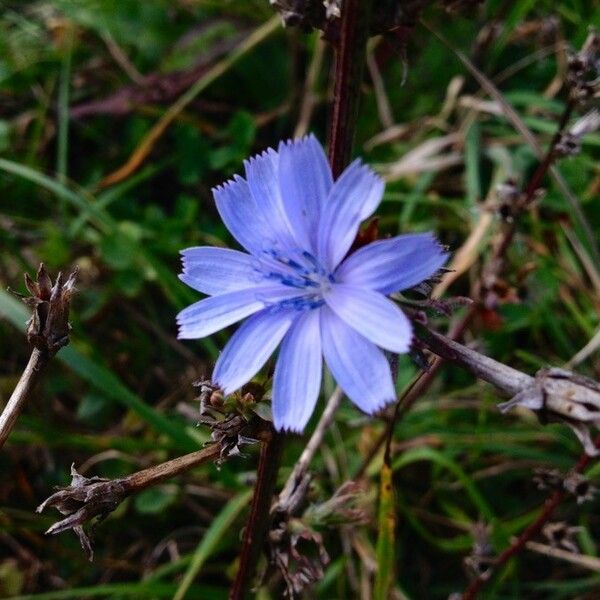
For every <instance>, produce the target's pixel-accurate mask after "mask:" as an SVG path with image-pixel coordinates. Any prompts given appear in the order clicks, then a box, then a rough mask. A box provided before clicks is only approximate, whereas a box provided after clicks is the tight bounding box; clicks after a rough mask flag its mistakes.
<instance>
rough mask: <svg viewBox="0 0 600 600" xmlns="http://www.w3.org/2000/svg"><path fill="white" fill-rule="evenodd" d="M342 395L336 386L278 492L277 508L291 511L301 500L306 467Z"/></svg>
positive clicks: (319, 443)
mask: <svg viewBox="0 0 600 600" xmlns="http://www.w3.org/2000/svg"><path fill="white" fill-rule="evenodd" d="M343 397H344V392H343V391H342V389H341V388H339V387H338V388H336V390H335V392H333V394H332V395H331V396H330V398H329V400H328V401H327V405H326V406H325V410H324V411H323V414H321V418H320V419H319V422H318V423H317V426H316V427H315V430H314V431H313V434H312V435H311V436H310V440H308V444H306V447H305V448H304V450H303V451H302V454H301V455H300V458H299V459H298V462H297V463H296V464H295V466H294V469H293V471H292V473H291V474H290V476H289V477H288V480H287V481H286V483H285V485H284V486H283V490H282V491H281V494H279V499H278V501H277V507H276V508H277V510H281V511H285V512H290V513H293V512H294V511H295V509H296V508H297V506H298V504H300V503H301V502H302V500H303V496H304V494H303V493H301V495H302V498H300V497H299V494H298V493H297V492H298V490H299V489H300V488H302V489H303V491H306V486H305V485H303V483H304V482H305V480H306V477H307V475H308V468H309V466H310V463H311V462H312V459H313V458H314V457H315V454H316V453H317V450H318V449H319V446H320V445H321V443H322V442H323V438H324V437H325V433H326V431H327V429H329V426H330V425H331V423H332V422H333V419H334V417H335V413H336V412H337V409H338V407H339V405H340V403H341V401H342V398H343Z"/></svg>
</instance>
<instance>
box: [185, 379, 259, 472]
mask: <svg viewBox="0 0 600 600" xmlns="http://www.w3.org/2000/svg"><path fill="white" fill-rule="evenodd" d="M193 385H194V386H195V387H197V388H200V395H199V396H198V399H199V400H200V417H199V419H198V421H199V422H200V423H202V424H203V425H207V426H208V427H210V429H211V430H212V433H211V436H210V438H211V441H212V442H216V443H217V444H219V447H220V449H221V452H220V456H219V459H218V461H217V463H222V462H224V461H225V460H227V459H228V458H229V457H231V456H239V455H240V454H241V453H242V452H241V447H242V446H247V445H249V444H255V443H257V442H258V440H257V439H256V438H255V437H254V435H255V434H256V431H257V428H256V426H255V424H253V423H251V418H250V417H251V416H252V415H256V414H258V413H259V411H258V410H257V408H256V407H257V402H256V399H255V396H254V395H253V394H251V393H249V392H245V393H241V392H240V393H237V394H233V396H232V397H231V400H230V398H225V397H224V396H223V392H222V390H221V389H220V388H219V387H218V386H217V385H214V384H213V383H212V382H211V381H209V380H202V381H196V382H194V384H193ZM247 387H248V386H245V388H244V389H246V388H247ZM259 416H260V415H259ZM256 420H258V419H256ZM263 420H264V419H263Z"/></svg>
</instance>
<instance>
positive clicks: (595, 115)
mask: <svg viewBox="0 0 600 600" xmlns="http://www.w3.org/2000/svg"><path fill="white" fill-rule="evenodd" d="M598 129H600V111H598V110H597V109H594V110H591V111H590V112H588V113H587V114H585V115H584V116H583V117H581V119H578V120H577V121H575V123H574V124H573V125H572V126H571V127H570V128H569V130H568V131H565V132H564V133H563V134H562V135H561V136H560V139H559V141H558V143H557V144H556V146H555V148H554V152H555V153H556V154H557V155H558V156H575V155H576V154H579V152H580V151H581V142H582V141H583V138H584V136H586V135H588V134H589V133H594V132H595V131H598Z"/></svg>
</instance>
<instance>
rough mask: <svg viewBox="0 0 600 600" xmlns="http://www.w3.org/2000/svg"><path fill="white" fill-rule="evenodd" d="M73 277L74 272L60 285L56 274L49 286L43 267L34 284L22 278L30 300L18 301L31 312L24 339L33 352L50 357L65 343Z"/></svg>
mask: <svg viewBox="0 0 600 600" xmlns="http://www.w3.org/2000/svg"><path fill="white" fill-rule="evenodd" d="M76 277H77V270H75V271H73V273H71V275H69V277H68V279H67V280H66V281H65V282H63V277H62V273H59V274H58V276H57V278H56V281H55V282H54V285H52V280H51V279H50V276H49V275H48V272H47V271H46V268H45V267H44V265H43V264H41V265H40V268H39V269H38V272H37V279H36V280H35V281H34V280H33V279H32V278H31V277H30V276H29V275H28V274H25V285H26V286H27V289H28V290H29V292H30V293H31V296H29V297H22V300H23V302H25V304H27V305H28V306H30V307H31V309H32V310H33V314H32V315H31V318H30V319H29V321H28V322H27V338H28V340H29V343H30V344H32V345H33V346H35V347H36V348H38V349H40V350H43V351H47V352H50V353H52V354H54V353H56V352H58V350H60V349H61V348H62V347H63V346H66V345H67V344H68V343H69V331H70V326H69V307H70V304H71V296H72V295H73V293H74V291H75V279H76Z"/></svg>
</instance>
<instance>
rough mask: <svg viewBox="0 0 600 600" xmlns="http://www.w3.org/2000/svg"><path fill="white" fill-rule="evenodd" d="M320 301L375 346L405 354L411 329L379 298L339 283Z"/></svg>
mask: <svg viewBox="0 0 600 600" xmlns="http://www.w3.org/2000/svg"><path fill="white" fill-rule="evenodd" d="M324 298H325V302H326V303H327V305H328V306H329V308H331V310H333V312H334V313H335V314H336V315H337V316H338V317H340V318H341V319H343V320H344V321H345V322H346V323H347V324H348V325H350V327H353V328H354V329H356V331H358V332H359V333H360V334H361V335H363V336H364V337H366V338H367V339H369V340H370V341H371V342H373V343H374V344H377V346H380V347H381V348H385V349H386V350H390V351H392V352H398V353H403V352H408V349H409V348H410V342H411V337H412V325H411V324H410V321H409V320H408V319H407V318H406V315H405V314H404V313H403V312H402V311H401V310H400V309H399V308H398V307H397V306H396V305H395V304H394V303H393V302H392V301H391V300H389V299H388V298H386V297H385V296H383V295H382V294H380V293H378V292H373V291H371V290H368V289H365V288H360V287H355V286H350V285H346V284H343V283H340V284H334V285H333V286H331V289H330V290H329V291H328V292H327V293H326V294H325V295H324Z"/></svg>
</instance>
